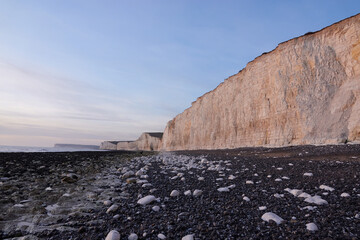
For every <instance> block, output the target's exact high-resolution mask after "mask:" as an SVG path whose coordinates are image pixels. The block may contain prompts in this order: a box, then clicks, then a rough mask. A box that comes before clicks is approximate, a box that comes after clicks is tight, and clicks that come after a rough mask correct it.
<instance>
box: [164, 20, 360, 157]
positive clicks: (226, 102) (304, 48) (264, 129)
mask: <svg viewBox="0 0 360 240" xmlns="http://www.w3.org/2000/svg"><path fill="white" fill-rule="evenodd" d="M359 140H360V15H356V16H353V17H351V18H348V19H345V20H343V21H341V22H338V23H335V24H333V25H331V26H329V27H327V28H324V29H322V30H320V31H318V32H316V33H311V34H306V35H304V36H301V37H298V38H295V39H292V40H289V41H287V42H284V43H281V44H279V46H278V47H277V48H276V49H274V50H273V51H272V52H270V53H266V54H263V55H261V56H260V57H258V58H256V59H255V60H254V61H252V62H250V63H248V64H247V66H246V68H244V69H243V70H242V71H240V72H239V73H238V74H235V75H233V76H231V77H229V78H228V79H226V80H225V81H224V82H223V83H221V84H220V85H219V86H218V87H217V88H216V89H214V90H213V91H211V92H209V93H206V94H205V95H203V96H202V97H200V98H198V99H197V100H196V101H195V102H194V103H193V104H192V106H191V107H190V108H188V109H186V110H185V111H184V112H183V113H181V114H179V115H178V116H176V117H175V118H174V119H173V120H171V121H170V122H169V123H168V124H167V126H166V128H165V131H164V136H163V139H162V149H163V150H181V149H221V148H237V147H245V146H284V145H299V144H329V143H340V142H345V141H359Z"/></svg>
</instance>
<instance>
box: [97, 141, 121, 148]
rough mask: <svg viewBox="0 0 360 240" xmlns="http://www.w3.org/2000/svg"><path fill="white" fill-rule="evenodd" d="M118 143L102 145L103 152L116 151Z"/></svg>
mask: <svg viewBox="0 0 360 240" xmlns="http://www.w3.org/2000/svg"><path fill="white" fill-rule="evenodd" d="M116 145H117V141H104V142H102V143H101V144H100V149H102V150H116Z"/></svg>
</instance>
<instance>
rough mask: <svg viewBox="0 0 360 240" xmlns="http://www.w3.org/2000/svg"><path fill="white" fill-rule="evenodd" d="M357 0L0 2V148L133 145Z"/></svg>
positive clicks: (351, 9) (351, 11) (354, 9)
mask: <svg viewBox="0 0 360 240" xmlns="http://www.w3.org/2000/svg"><path fill="white" fill-rule="evenodd" d="M359 10H360V2H359V1H346V0H343V1H331V0H327V1H314V0H312V1H288V0H286V1H285V0H284V1H265V0H264V1H240V0H239V1H227V0H224V1H220V0H219V1H211V0H201V1H200V0H192V1H185V0H181V1H180V0H179V1H171V0H163V1H157V0H153V1H150V0H146V1H145V0H143V1H136V0H134V1H120V0H117V1H115V0H114V1H110V0H105V1H100V0H98V1H93V0H83V1H80V0H58V1H56V0H52V1H47V0H43V1H40V0H38V1H31V0H28V1H18V0H2V1H0V85H1V87H0V145H28V146H52V145H53V144H54V143H83V144H99V143H100V142H101V141H102V140H133V139H136V138H137V137H138V136H139V135H140V134H141V132H143V131H163V129H164V128H165V125H166V123H167V121H169V120H170V119H172V118H173V117H175V116H176V115H177V114H178V113H180V112H182V111H183V110H184V109H186V108H187V107H189V106H190V105H191V102H192V101H194V100H196V98H197V97H199V96H201V95H203V94H204V93H206V92H207V91H210V90H212V89H214V88H215V87H216V86H217V85H218V84H219V83H221V82H222V81H223V80H224V79H225V78H227V77H228V76H230V75H233V74H235V73H237V72H238V71H239V70H241V69H242V68H243V67H245V66H246V64H247V62H249V61H251V60H253V59H254V58H255V57H257V56H259V55H261V54H262V53H263V52H267V51H271V50H272V49H274V48H275V47H276V46H277V44H278V43H280V42H283V41H286V40H288V39H290V38H294V37H297V36H300V35H303V34H305V33H306V32H309V31H317V30H320V29H321V28H323V27H326V26H328V25H330V24H332V23H334V22H337V21H340V20H342V19H344V18H347V17H350V16H352V15H355V14H357V13H359Z"/></svg>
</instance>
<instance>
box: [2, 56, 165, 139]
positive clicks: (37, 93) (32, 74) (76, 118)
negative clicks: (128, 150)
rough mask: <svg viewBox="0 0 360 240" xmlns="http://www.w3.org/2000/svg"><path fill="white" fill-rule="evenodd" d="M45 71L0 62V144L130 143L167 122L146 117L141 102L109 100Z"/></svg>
mask: <svg viewBox="0 0 360 240" xmlns="http://www.w3.org/2000/svg"><path fill="white" fill-rule="evenodd" d="M43 72H44V71H42V72H36V71H34V70H29V69H25V68H21V67H18V66H15V65H12V64H9V63H4V62H0V75H1V76H2V77H1V78H0V85H1V86H2V87H1V88H0V102H1V105H0V115H1V116H2V117H1V119H0V145H6V144H8V145H23V144H22V142H24V144H26V142H27V141H22V140H21V138H23V137H25V136H28V137H29V136H34V137H44V138H45V139H46V140H45V141H40V142H36V141H34V145H38V146H44V145H45V146H48V145H49V144H52V143H53V142H54V141H55V142H67V143H71V142H74V141H75V139H76V141H80V142H82V143H87V144H99V143H100V141H102V140H105V139H118V138H122V139H119V140H132V139H136V138H137V137H138V136H139V135H140V133H141V132H142V131H149V130H150V131H162V130H163V128H164V127H165V124H166V122H167V121H168V120H169V113H168V115H165V114H163V115H159V114H158V115H156V116H153V115H149V114H147V112H148V111H149V110H148V108H149V106H147V105H146V104H144V102H143V100H141V99H140V100H139V101H138V102H137V101H136V100H130V99H124V98H121V97H118V96H107V95H104V94H103V93H101V92H100V90H99V89H97V88H96V87H94V86H91V85H90V84H88V83H85V82H80V81H76V80H70V79H66V78H62V77H58V76H53V75H50V74H44V73H43ZM140 115H141V116H143V118H142V117H141V116H140ZM99 125H100V126H101V128H99ZM10 135H13V137H12V140H10V139H9V136H10ZM117 136H118V137H117ZM49 138H52V141H51V143H49V142H48V140H49Z"/></svg>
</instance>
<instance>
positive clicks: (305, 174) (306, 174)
mask: <svg viewBox="0 0 360 240" xmlns="http://www.w3.org/2000/svg"><path fill="white" fill-rule="evenodd" d="M304 176H306V177H312V176H313V174H312V173H308V172H306V173H304Z"/></svg>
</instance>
